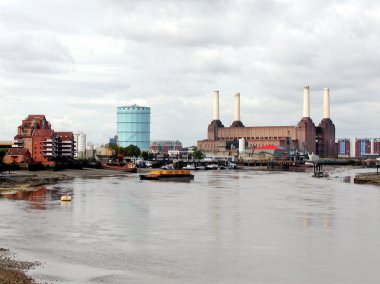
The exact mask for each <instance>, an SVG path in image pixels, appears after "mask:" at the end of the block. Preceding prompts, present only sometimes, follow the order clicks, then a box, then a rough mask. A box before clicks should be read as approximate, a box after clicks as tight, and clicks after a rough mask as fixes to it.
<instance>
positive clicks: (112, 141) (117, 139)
mask: <svg viewBox="0 0 380 284" xmlns="http://www.w3.org/2000/svg"><path fill="white" fill-rule="evenodd" d="M108 144H109V145H117V144H119V138H118V137H117V135H115V136H114V137H113V138H110V140H109V143H108Z"/></svg>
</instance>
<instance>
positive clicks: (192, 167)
mask: <svg viewBox="0 0 380 284" xmlns="http://www.w3.org/2000/svg"><path fill="white" fill-rule="evenodd" d="M183 169H184V170H195V169H196V168H195V165H194V164H187V165H186V166H185V167H183Z"/></svg>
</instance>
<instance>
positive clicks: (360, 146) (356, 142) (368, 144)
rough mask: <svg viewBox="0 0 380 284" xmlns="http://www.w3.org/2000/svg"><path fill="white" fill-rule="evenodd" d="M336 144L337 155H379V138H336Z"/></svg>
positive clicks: (357, 156) (356, 156) (353, 156)
mask: <svg viewBox="0 0 380 284" xmlns="http://www.w3.org/2000/svg"><path fill="white" fill-rule="evenodd" d="M336 145H337V152H338V156H339V157H352V158H360V157H364V156H368V155H380V138H342V139H337V140H336Z"/></svg>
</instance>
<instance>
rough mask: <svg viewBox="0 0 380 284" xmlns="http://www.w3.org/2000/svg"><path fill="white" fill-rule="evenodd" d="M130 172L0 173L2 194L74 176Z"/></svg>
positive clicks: (110, 174) (105, 175)
mask: <svg viewBox="0 0 380 284" xmlns="http://www.w3.org/2000/svg"><path fill="white" fill-rule="evenodd" d="M128 175H130V173H127V172H123V171H118V170H110V169H90V168H86V169H83V170H62V171H56V172H54V171H35V172H28V171H17V172H11V173H10V174H9V173H8V172H3V173H1V175H0V194H5V193H9V192H15V191H28V190H32V189H33V188H35V187H37V186H41V185H45V184H54V183H57V182H60V181H65V180H71V179H74V178H101V177H113V176H128Z"/></svg>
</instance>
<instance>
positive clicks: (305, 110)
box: [303, 86, 310, 117]
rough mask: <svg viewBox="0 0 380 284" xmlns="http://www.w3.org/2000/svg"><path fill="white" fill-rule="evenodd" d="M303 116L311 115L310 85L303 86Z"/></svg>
mask: <svg viewBox="0 0 380 284" xmlns="http://www.w3.org/2000/svg"><path fill="white" fill-rule="evenodd" d="M303 117H310V94H309V86H305V87H304V88H303Z"/></svg>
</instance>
